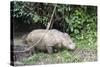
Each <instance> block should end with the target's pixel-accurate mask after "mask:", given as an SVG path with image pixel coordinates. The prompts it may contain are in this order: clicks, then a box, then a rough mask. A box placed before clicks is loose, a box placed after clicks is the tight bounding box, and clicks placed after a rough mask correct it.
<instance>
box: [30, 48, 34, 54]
mask: <svg viewBox="0 0 100 67" xmlns="http://www.w3.org/2000/svg"><path fill="white" fill-rule="evenodd" d="M34 53H35V47H32V48H31V50H30V51H29V54H30V55H32V54H34Z"/></svg>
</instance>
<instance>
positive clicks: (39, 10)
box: [11, 1, 97, 35]
mask: <svg viewBox="0 0 100 67" xmlns="http://www.w3.org/2000/svg"><path fill="white" fill-rule="evenodd" d="M11 5H12V6H11V17H13V18H15V19H20V20H21V21H23V23H27V24H31V23H33V24H34V23H41V24H43V25H45V26H47V23H48V22H49V20H50V17H51V14H52V12H53V8H54V6H55V4H51V3H33V2H22V1H12V2H11ZM52 22H54V24H53V26H52V28H55V29H59V30H60V31H63V32H68V33H70V34H72V35H77V34H81V33H83V32H84V33H85V32H90V31H91V30H92V31H93V32H96V29H97V28H96V27H97V7H96V6H84V5H66V4H58V5H57V8H56V11H55V15H54V18H53V20H52ZM73 33H74V34H73Z"/></svg>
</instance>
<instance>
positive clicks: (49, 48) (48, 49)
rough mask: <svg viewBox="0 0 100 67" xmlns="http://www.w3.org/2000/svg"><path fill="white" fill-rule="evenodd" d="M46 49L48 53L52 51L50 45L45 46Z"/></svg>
mask: <svg viewBox="0 0 100 67" xmlns="http://www.w3.org/2000/svg"><path fill="white" fill-rule="evenodd" d="M46 49H47V52H48V53H49V54H51V53H52V52H53V48H52V47H51V46H46Z"/></svg>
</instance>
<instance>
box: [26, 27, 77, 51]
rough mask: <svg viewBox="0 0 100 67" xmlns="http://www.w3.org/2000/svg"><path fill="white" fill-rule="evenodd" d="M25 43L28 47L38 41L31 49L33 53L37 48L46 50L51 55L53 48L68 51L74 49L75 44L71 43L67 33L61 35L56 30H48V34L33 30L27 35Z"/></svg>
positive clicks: (44, 31)
mask: <svg viewBox="0 0 100 67" xmlns="http://www.w3.org/2000/svg"><path fill="white" fill-rule="evenodd" d="M40 39H41V40H40ZM39 40H40V41H39ZM25 41H26V43H27V45H28V46H32V45H34V44H35V43H36V42H37V41H39V42H38V43H37V44H36V45H35V46H34V47H33V48H32V49H33V51H35V49H34V48H37V49H40V50H47V52H48V53H52V52H53V47H55V48H62V47H64V48H67V49H70V50H74V49H75V43H73V41H72V40H71V38H70V36H69V35H68V34H67V33H62V32H60V31H58V30H56V29H52V30H49V31H48V32H46V30H45V29H38V30H33V31H32V32H30V33H29V34H28V35H27V37H26V38H25Z"/></svg>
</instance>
